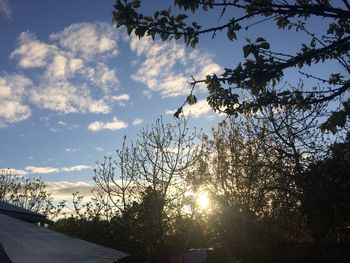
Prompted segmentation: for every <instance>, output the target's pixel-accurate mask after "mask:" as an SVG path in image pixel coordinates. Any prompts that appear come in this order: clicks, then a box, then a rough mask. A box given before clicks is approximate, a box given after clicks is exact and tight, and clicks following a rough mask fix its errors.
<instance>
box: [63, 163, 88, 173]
mask: <svg viewBox="0 0 350 263" xmlns="http://www.w3.org/2000/svg"><path fill="white" fill-rule="evenodd" d="M91 168H92V167H91V166H88V165H75V166H70V167H63V168H62V169H61V171H63V172H75V171H81V170H86V169H91Z"/></svg>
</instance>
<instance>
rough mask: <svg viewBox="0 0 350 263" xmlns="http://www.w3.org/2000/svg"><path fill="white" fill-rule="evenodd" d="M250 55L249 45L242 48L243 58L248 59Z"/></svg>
mask: <svg viewBox="0 0 350 263" xmlns="http://www.w3.org/2000/svg"><path fill="white" fill-rule="evenodd" d="M250 53H251V48H250V45H245V46H244V47H243V55H244V58H246V57H248V56H249V54H250Z"/></svg>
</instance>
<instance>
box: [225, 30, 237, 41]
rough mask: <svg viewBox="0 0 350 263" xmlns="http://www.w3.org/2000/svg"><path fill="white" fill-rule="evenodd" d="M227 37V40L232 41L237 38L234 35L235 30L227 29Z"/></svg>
mask: <svg viewBox="0 0 350 263" xmlns="http://www.w3.org/2000/svg"><path fill="white" fill-rule="evenodd" d="M227 37H228V39H229V40H231V41H233V40H234V39H237V35H236V32H235V31H233V29H229V30H228V31H227Z"/></svg>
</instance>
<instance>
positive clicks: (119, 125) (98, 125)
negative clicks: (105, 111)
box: [88, 117, 128, 132]
mask: <svg viewBox="0 0 350 263" xmlns="http://www.w3.org/2000/svg"><path fill="white" fill-rule="evenodd" d="M127 127H128V124H127V123H126V122H124V121H121V120H119V119H118V118H117V117H113V119H112V121H110V122H102V121H95V122H92V123H90V124H89V126H88V130H90V131H94V132H97V131H101V130H112V131H115V130H120V129H124V128H127Z"/></svg>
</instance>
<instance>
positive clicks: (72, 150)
mask: <svg viewBox="0 0 350 263" xmlns="http://www.w3.org/2000/svg"><path fill="white" fill-rule="evenodd" d="M65 151H66V152H68V153H77V152H80V151H81V149H80V148H66V149H65Z"/></svg>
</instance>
